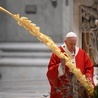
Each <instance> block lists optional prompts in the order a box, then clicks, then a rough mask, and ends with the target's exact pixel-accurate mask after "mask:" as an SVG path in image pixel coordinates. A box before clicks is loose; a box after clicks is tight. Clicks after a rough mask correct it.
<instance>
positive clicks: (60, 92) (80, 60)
mask: <svg viewBox="0 0 98 98" xmlns="http://www.w3.org/2000/svg"><path fill="white" fill-rule="evenodd" d="M76 42H77V35H76V34H75V33H74V32H69V33H68V34H67V35H66V38H65V40H64V44H63V45H61V46H59V48H60V50H61V52H66V53H67V54H68V56H69V57H70V58H71V61H72V63H74V65H75V66H76V68H79V69H80V70H81V72H82V74H83V75H85V76H86V78H87V79H88V80H89V81H90V82H91V83H92V84H93V85H94V82H93V70H94V68H93V65H92V62H91V60H90V58H89V56H88V55H87V54H86V53H85V51H84V50H82V49H81V48H79V47H76ZM65 63H66V61H65V60H64V59H60V58H59V57H58V56H56V55H55V54H54V53H52V56H51V58H50V62H49V65H48V71H47V78H48V80H49V83H50V87H51V90H50V98H88V94H87V92H86V90H85V88H84V87H83V86H82V85H81V84H80V83H79V81H78V80H77V79H76V77H75V76H74V74H73V73H71V71H70V70H69V68H68V67H67V66H66V65H65Z"/></svg>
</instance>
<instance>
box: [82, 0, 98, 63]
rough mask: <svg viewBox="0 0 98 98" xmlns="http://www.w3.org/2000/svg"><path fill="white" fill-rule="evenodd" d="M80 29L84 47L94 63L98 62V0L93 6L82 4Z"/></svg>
mask: <svg viewBox="0 0 98 98" xmlns="http://www.w3.org/2000/svg"><path fill="white" fill-rule="evenodd" d="M80 31H81V33H82V47H83V49H84V50H85V51H86V52H87V53H88V54H89V56H90V58H91V59H92V61H93V64H98V2H94V4H93V5H92V6H85V5H81V6H80Z"/></svg>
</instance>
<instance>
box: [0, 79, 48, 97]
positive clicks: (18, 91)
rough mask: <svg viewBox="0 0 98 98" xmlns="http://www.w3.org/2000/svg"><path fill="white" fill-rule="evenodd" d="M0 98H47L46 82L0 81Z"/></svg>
mask: <svg viewBox="0 0 98 98" xmlns="http://www.w3.org/2000/svg"><path fill="white" fill-rule="evenodd" d="M0 98H49V87H48V83H47V81H46V80H21V81H20V80H19V81H18V80H17V81H16V80H13V81H11V80H7V81H2V80H1V81H0Z"/></svg>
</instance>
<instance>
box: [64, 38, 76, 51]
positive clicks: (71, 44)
mask: <svg viewBox="0 0 98 98" xmlns="http://www.w3.org/2000/svg"><path fill="white" fill-rule="evenodd" d="M65 43H66V45H67V48H68V50H69V51H70V52H74V51H75V46H76V43H77V38H76V37H68V38H67V39H66V40H65Z"/></svg>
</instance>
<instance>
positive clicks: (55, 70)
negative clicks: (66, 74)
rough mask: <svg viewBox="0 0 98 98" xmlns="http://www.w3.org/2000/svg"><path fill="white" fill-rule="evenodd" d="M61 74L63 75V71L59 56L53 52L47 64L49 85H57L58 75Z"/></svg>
mask: <svg viewBox="0 0 98 98" xmlns="http://www.w3.org/2000/svg"><path fill="white" fill-rule="evenodd" d="M61 75H63V72H62V69H61V67H60V58H59V57H57V56H56V55H55V54H54V53H53V54H52V56H51V58H50V62H49V64H48V71H47V78H48V80H49V83H50V85H52V86H54V87H58V82H59V81H58V76H61Z"/></svg>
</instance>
